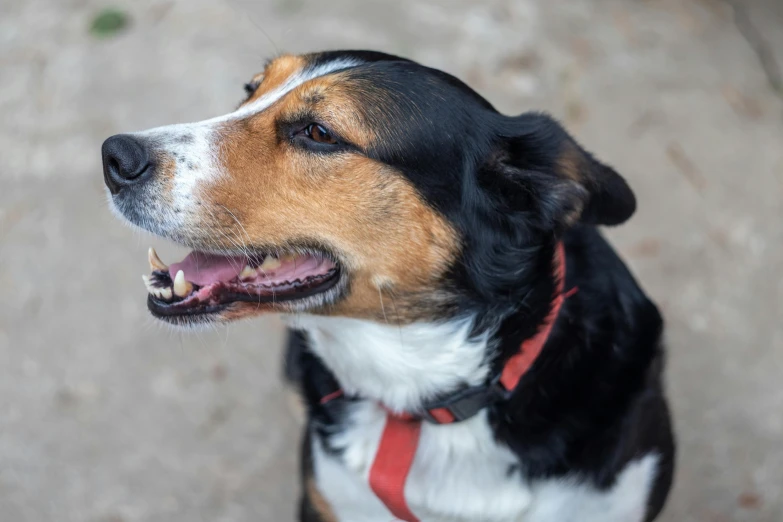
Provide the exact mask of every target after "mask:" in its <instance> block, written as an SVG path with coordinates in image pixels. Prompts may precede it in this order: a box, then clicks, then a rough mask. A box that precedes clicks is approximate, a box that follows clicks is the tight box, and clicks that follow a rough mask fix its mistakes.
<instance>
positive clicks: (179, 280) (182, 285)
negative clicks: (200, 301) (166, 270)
mask: <svg viewBox="0 0 783 522" xmlns="http://www.w3.org/2000/svg"><path fill="white" fill-rule="evenodd" d="M191 290H193V285H192V284H190V282H189V281H185V272H183V271H182V270H179V271H177V275H176V276H174V293H175V294H176V295H178V296H180V297H185V296H186V295H188V294H189V293H190V291H191Z"/></svg>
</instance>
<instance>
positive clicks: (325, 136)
mask: <svg viewBox="0 0 783 522" xmlns="http://www.w3.org/2000/svg"><path fill="white" fill-rule="evenodd" d="M304 133H305V136H307V137H308V138H310V139H311V140H313V141H315V142H317V143H324V144H326V145H334V144H336V143H337V140H336V139H335V138H334V136H332V133H330V132H329V131H328V130H326V128H325V127H324V126H323V125H318V124H317V123H311V124H310V125H308V126H307V127H305V130H304Z"/></svg>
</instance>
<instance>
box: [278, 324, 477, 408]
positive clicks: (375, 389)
mask: <svg viewBox="0 0 783 522" xmlns="http://www.w3.org/2000/svg"><path fill="white" fill-rule="evenodd" d="M288 322H289V323H290V324H291V326H293V327H295V328H299V329H303V330H305V331H306V332H307V333H308V336H309V341H310V343H309V344H310V348H311V350H312V351H313V352H314V353H315V354H316V355H317V356H318V357H319V358H320V359H321V360H322V361H323V363H324V364H325V365H326V366H327V368H329V370H330V371H331V372H332V373H333V374H334V376H335V378H336V379H337V381H338V382H339V383H340V386H341V387H342V389H343V390H344V391H345V393H346V394H348V395H355V396H358V397H362V398H366V399H370V400H374V401H377V402H379V403H381V404H383V405H384V406H385V407H386V408H388V409H390V410H391V411H395V412H410V411H418V410H419V409H420V408H421V406H422V404H423V403H424V402H425V401H427V400H432V399H433V398H434V397H437V396H439V395H441V394H443V393H446V392H450V391H453V390H454V389H456V388H459V387H461V386H465V385H468V386H472V385H479V384H481V383H483V382H486V380H487V376H488V373H489V371H490V367H489V364H488V359H489V356H488V346H487V336H484V337H480V338H478V339H475V338H472V337H471V326H472V321H470V320H462V321H459V322H446V323H438V324H436V323H414V324H409V325H404V326H397V325H387V324H382V323H377V322H373V321H366V320H361V319H349V318H341V317H320V316H314V315H300V316H291V317H289V318H288Z"/></svg>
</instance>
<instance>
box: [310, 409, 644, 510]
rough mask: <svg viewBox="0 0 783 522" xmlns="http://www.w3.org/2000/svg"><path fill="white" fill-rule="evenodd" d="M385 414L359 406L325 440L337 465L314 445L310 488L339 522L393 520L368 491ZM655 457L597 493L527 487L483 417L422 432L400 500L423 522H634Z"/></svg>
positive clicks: (539, 484)
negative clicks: (334, 449)
mask: <svg viewBox="0 0 783 522" xmlns="http://www.w3.org/2000/svg"><path fill="white" fill-rule="evenodd" d="M385 415H386V413H385V411H384V410H383V409H381V408H379V407H378V406H376V405H374V404H372V403H370V402H363V403H359V404H357V405H356V406H355V410H354V411H353V413H352V414H351V421H350V423H349V427H348V428H347V429H346V430H345V431H344V432H342V433H341V434H340V435H339V436H338V437H336V438H334V439H332V442H333V443H335V445H337V446H339V447H341V448H343V453H342V455H341V456H339V457H335V456H331V455H329V454H327V453H325V452H324V451H323V450H322V449H321V447H320V444H319V443H318V441H315V442H314V445H313V464H314V472H315V480H316V484H317V485H318V489H319V491H321V493H322V494H323V496H324V498H325V499H326V500H327V501H328V502H329V504H330V506H331V507H332V509H333V510H334V513H335V515H336V517H337V520H339V521H340V522H391V521H393V520H395V518H394V517H393V516H392V515H391V513H390V512H389V511H388V510H387V509H386V507H385V506H384V505H383V504H382V503H381V501H380V500H379V499H378V498H377V497H376V496H375V495H374V494H373V492H372V491H371V490H370V487H369V485H368V475H369V470H370V466H371V465H372V462H373V460H374V458H375V453H376V451H377V449H378V442H379V440H380V437H381V433H382V431H383V427H384V423H385ZM656 462H657V457H656V456H655V455H648V456H646V457H644V458H642V459H640V460H638V461H634V462H632V463H630V464H629V465H628V466H627V467H626V469H625V470H623V472H622V473H621V474H620V475H619V477H618V480H617V482H616V484H615V486H614V487H613V488H612V489H610V490H608V491H598V490H596V489H595V488H594V487H593V486H591V485H589V484H587V483H585V482H584V481H582V480H580V479H579V478H578V477H567V478H564V479H553V480H543V481H533V482H530V483H528V482H526V481H525V480H523V479H522V478H521V477H520V476H519V473H509V467H510V466H511V465H513V464H518V461H517V459H516V458H515V456H514V455H513V454H512V453H511V451H509V450H508V449H507V448H505V447H503V446H501V445H499V444H497V443H496V442H495V441H494V437H493V436H492V433H491V431H490V429H489V424H488V423H487V421H486V418H485V415H483V414H482V415H478V416H476V417H474V418H473V419H470V420H468V421H465V422H463V423H460V424H454V425H444V426H435V425H431V424H424V425H423V426H422V432H421V438H420V441H419V447H418V450H417V452H416V457H415V459H414V462H413V466H412V467H411V471H410V474H409V475H408V480H407V482H406V485H405V498H406V500H407V503H408V506H409V507H410V509H411V511H412V512H413V513H414V514H415V515H416V516H417V517H418V518H419V519H420V520H421V521H422V522H640V521H641V520H642V517H643V516H644V508H645V503H646V499H647V495H648V493H649V490H650V487H651V484H652V479H653V476H654V471H655V465H656Z"/></svg>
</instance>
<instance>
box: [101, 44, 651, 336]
mask: <svg viewBox="0 0 783 522" xmlns="http://www.w3.org/2000/svg"><path fill="white" fill-rule="evenodd" d="M246 90H247V99H246V100H245V101H244V102H242V104H241V105H240V106H239V108H237V109H236V110H235V111H234V112H231V113H229V114H227V115H225V116H221V117H217V118H213V119H210V120H206V121H202V122H198V123H191V124H180V125H170V126H166V127H160V128H156V129H152V130H149V131H145V132H140V133H134V134H123V135H117V136H113V137H111V138H109V139H108V140H106V142H105V143H104V144H103V150H102V152H103V162H104V178H105V181H106V186H107V187H108V190H109V193H110V200H111V205H112V207H113V208H114V209H115V210H116V211H117V212H118V213H119V214H120V215H121V216H122V217H123V218H124V219H126V220H127V221H129V222H131V223H132V224H134V225H136V226H138V227H141V228H142V229H145V230H147V231H149V232H152V233H154V234H157V235H160V236H162V237H165V238H168V239H171V240H173V241H175V242H177V243H179V244H182V245H186V246H188V247H190V248H192V249H193V250H194V251H193V253H191V254H190V255H189V256H188V257H187V258H186V259H184V260H183V261H182V262H180V263H175V264H172V265H171V266H170V267H167V266H165V265H164V264H163V263H162V262H160V261H159V260H157V259H156V256H154V255H152V256H151V265H152V269H153V273H152V275H151V276H149V277H148V278H146V281H147V286H148V288H149V290H150V297H149V300H148V305H149V308H150V310H151V311H152V313H153V314H154V315H155V316H157V317H160V318H163V319H166V320H168V321H170V322H174V323H180V324H191V323H197V322H204V321H216V320H231V319H236V318H240V317H246V316H251V315H255V314H259V313H263V312H266V311H278V312H304V311H306V312H308V313H316V314H326V315H342V316H350V317H357V318H367V319H373V320H381V321H389V322H399V323H405V322H411V321H417V320H432V319H444V318H447V317H450V316H453V315H455V314H461V313H466V312H469V311H470V310H469V308H470V307H479V308H481V307H496V306H513V305H514V303H518V302H519V301H520V299H521V297H522V295H521V292H524V285H523V284H522V282H523V280H524V278H525V277H529V274H527V275H526V269H527V263H529V262H530V260H531V259H532V257H534V256H536V255H537V253H538V252H539V249H541V248H547V247H548V246H551V244H552V242H553V240H555V239H556V238H557V237H558V236H559V235H560V234H561V233H562V232H563V231H564V230H565V229H566V228H568V227H569V226H572V225H574V224H576V223H578V222H582V223H591V224H617V223H621V222H623V221H625V220H626V219H628V217H630V216H631V214H632V213H633V211H634V208H635V200H634V196H633V193H632V192H631V190H630V189H629V188H628V186H627V185H626V183H625V181H624V180H623V179H622V178H621V177H620V176H619V175H618V174H617V173H616V172H615V171H613V170H612V169H611V168H609V167H607V166H605V165H603V164H601V163H599V162H597V161H596V160H595V159H594V158H593V157H592V156H590V154H588V153H587V152H585V151H584V150H583V149H582V148H581V147H580V146H579V145H578V144H577V143H576V142H575V141H574V140H573V139H572V138H571V137H570V136H569V135H568V134H567V133H566V132H565V131H564V130H563V128H562V127H561V126H560V125H559V124H558V123H557V122H555V121H554V120H552V119H551V118H549V117H548V116H545V115H542V114H536V113H528V114H523V115H521V116H517V117H508V116H504V115H501V114H499V113H498V112H497V111H495V109H494V108H493V107H492V106H491V105H490V104H489V103H488V102H487V101H486V100H484V99H483V98H481V97H480V96H479V95H478V94H477V93H475V92H474V91H473V90H471V89H470V88H469V87H467V86H466V85H465V84H463V83H462V82H460V81H459V80H457V79H456V78H454V77H452V76H450V75H448V74H445V73H443V72H441V71H438V70H434V69H430V68H427V67H424V66H422V65H419V64H417V63H415V62H412V61H409V60H405V59H402V58H398V57H395V56H390V55H385V54H381V53H374V52H358V51H342V52H326V53H320V54H308V55H301V56H282V57H279V58H277V59H274V60H272V61H270V62H269V63H268V65H267V66H266V67H265V69H264V71H263V72H262V73H260V74H258V75H256V76H255V77H254V78H253V79H252V80H251V81H250V83H248V84H247V85H246ZM180 272H181V273H180ZM466 307H467V308H468V309H466Z"/></svg>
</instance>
